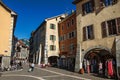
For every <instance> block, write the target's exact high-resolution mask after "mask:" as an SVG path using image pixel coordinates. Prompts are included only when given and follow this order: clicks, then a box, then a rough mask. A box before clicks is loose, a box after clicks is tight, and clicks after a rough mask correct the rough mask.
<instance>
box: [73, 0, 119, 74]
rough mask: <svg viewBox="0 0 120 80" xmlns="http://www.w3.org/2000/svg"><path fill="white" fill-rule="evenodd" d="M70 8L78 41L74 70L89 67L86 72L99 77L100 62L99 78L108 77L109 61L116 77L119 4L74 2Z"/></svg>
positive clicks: (114, 1)
mask: <svg viewBox="0 0 120 80" xmlns="http://www.w3.org/2000/svg"><path fill="white" fill-rule="evenodd" d="M73 4H75V5H76V15H77V37H78V38H77V45H78V46H77V54H76V55H77V57H76V67H75V70H76V71H79V69H80V68H82V67H84V69H85V68H86V66H87V65H85V63H89V64H88V66H89V68H90V71H89V72H92V73H99V72H98V71H99V67H98V64H99V63H100V62H102V64H103V69H102V74H103V75H105V76H108V73H107V72H106V70H107V68H108V66H106V64H107V63H109V61H110V60H112V61H113V62H112V68H113V70H114V74H115V75H116V74H120V52H119V49H120V48H119V47H120V45H119V43H120V41H119V39H120V36H119V34H120V14H119V13H120V9H119V8H120V0H74V1H73ZM86 61H87V62H86ZM116 66H117V68H116ZM85 71H86V70H85ZM87 72H88V71H87Z"/></svg>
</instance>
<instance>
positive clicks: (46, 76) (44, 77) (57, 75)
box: [43, 75, 63, 78]
mask: <svg viewBox="0 0 120 80" xmlns="http://www.w3.org/2000/svg"><path fill="white" fill-rule="evenodd" d="M60 76H63V75H52V76H43V78H45V77H60Z"/></svg>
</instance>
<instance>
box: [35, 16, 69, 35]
mask: <svg viewBox="0 0 120 80" xmlns="http://www.w3.org/2000/svg"><path fill="white" fill-rule="evenodd" d="M66 15H67V14H60V15H57V16H53V17H50V18H46V19H45V20H44V21H43V22H42V23H41V24H40V25H39V27H38V28H37V29H36V30H35V31H34V33H33V35H34V34H35V33H36V32H37V31H38V30H39V29H40V28H41V26H42V25H44V24H46V22H47V21H48V20H51V19H54V18H57V17H61V18H62V17H63V16H64V17H66Z"/></svg>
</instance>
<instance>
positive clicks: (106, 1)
mask: <svg viewBox="0 0 120 80" xmlns="http://www.w3.org/2000/svg"><path fill="white" fill-rule="evenodd" d="M101 2H103V3H104V5H105V6H109V5H113V4H115V3H117V0H101Z"/></svg>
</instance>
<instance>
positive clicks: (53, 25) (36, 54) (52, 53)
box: [30, 14, 66, 64]
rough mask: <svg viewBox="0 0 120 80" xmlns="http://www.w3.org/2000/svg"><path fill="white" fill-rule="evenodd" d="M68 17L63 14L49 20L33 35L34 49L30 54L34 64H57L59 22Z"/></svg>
mask: <svg viewBox="0 0 120 80" xmlns="http://www.w3.org/2000/svg"><path fill="white" fill-rule="evenodd" d="M65 16H66V15H65V14H61V15H58V16H54V17H51V18H47V19H45V20H44V21H43V23H42V24H41V25H40V26H39V27H38V28H37V29H36V31H35V32H34V33H33V36H32V40H33V42H32V43H33V44H31V45H33V46H34V47H33V48H32V50H31V51H30V52H32V53H31V54H32V55H33V62H35V63H38V64H40V63H45V64H47V63H48V61H49V62H50V63H51V64H52V63H56V62H57V57H58V56H59V38H58V22H59V21H61V19H63V18H64V17H65Z"/></svg>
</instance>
